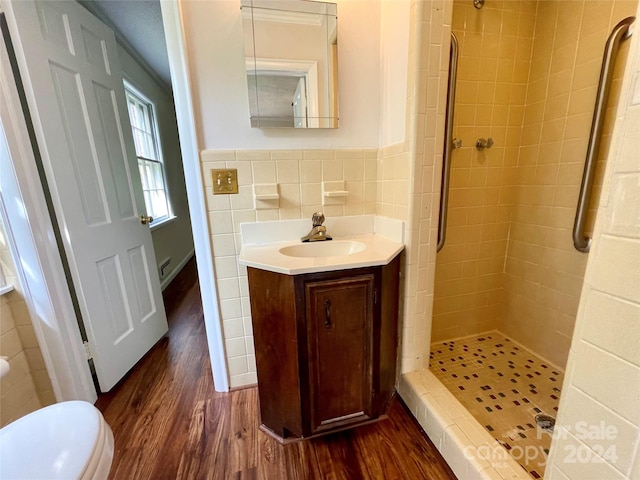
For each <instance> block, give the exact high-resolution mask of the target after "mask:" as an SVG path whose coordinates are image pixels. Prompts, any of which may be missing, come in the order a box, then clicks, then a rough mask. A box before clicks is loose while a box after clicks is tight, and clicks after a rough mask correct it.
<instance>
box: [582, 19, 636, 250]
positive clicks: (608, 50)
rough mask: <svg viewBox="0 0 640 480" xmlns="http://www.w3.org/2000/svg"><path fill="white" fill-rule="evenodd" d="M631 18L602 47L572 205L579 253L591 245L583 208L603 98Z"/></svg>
mask: <svg viewBox="0 0 640 480" xmlns="http://www.w3.org/2000/svg"><path fill="white" fill-rule="evenodd" d="M635 19H636V17H627V18H625V19H624V20H622V21H621V22H620V23H618V24H617V25H616V26H615V27H614V28H613V30H612V31H611V35H609V38H608V39H607V43H606V45H605V47H604V58H603V60H602V68H601V69H600V81H599V83H598V92H597V94H596V104H595V109H594V112H593V121H592V122H591V133H590V134H589V146H588V149H587V158H586V161H585V163H584V172H583V174H582V184H581V185H580V196H579V197H578V205H577V208H576V218H575V220H574V222H573V246H574V247H575V248H576V250H578V251H580V252H585V253H586V252H588V251H589V248H590V247H591V238H590V237H588V236H586V235H585V233H584V226H585V223H586V221H587V209H588V208H589V201H590V199H591V190H592V188H593V179H594V177H595V170H596V164H597V160H598V150H599V149H600V140H601V139H602V127H603V126H604V118H605V114H606V110H607V101H608V99H609V91H610V90H611V79H612V77H613V69H614V67H615V62H616V57H617V55H618V50H619V49H620V42H621V41H622V40H624V39H626V38H629V37H630V36H631V33H632V32H631V31H630V30H629V27H631V25H632V24H633V22H634V21H635Z"/></svg>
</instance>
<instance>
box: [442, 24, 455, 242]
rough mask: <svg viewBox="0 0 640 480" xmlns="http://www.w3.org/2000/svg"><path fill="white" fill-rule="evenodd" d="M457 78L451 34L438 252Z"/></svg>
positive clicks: (446, 195) (446, 194)
mask: <svg viewBox="0 0 640 480" xmlns="http://www.w3.org/2000/svg"><path fill="white" fill-rule="evenodd" d="M457 76H458V39H457V38H456V36H455V34H454V33H453V32H451V48H450V50H449V88H448V91H447V115H446V123H445V127H444V155H443V158H442V182H441V184H440V216H439V218H438V246H437V251H438V252H439V251H440V250H442V247H444V242H445V241H446V239H447V210H448V204H449V182H450V178H451V152H452V151H453V139H452V131H453V111H454V108H455V101H456V77H457Z"/></svg>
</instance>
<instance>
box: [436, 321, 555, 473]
mask: <svg viewBox="0 0 640 480" xmlns="http://www.w3.org/2000/svg"><path fill="white" fill-rule="evenodd" d="M430 369H431V371H432V372H433V373H434V375H436V376H437V377H438V379H439V380H440V381H441V382H442V383H443V384H444V385H445V386H446V387H447V389H449V390H450V391H451V393H453V395H454V396H455V397H456V398H457V399H458V400H459V401H460V402H461V403H462V404H463V405H464V406H465V407H466V408H467V410H469V412H470V413H471V414H472V415H473V416H474V417H475V418H476V420H478V421H479V422H480V423H481V424H482V425H483V426H484V428H486V429H487V431H489V433H491V435H493V437H494V438H495V439H496V440H497V441H499V442H500V443H501V444H502V445H503V446H504V447H505V448H506V449H507V450H508V451H509V453H510V454H511V455H512V456H513V457H514V458H515V460H516V461H518V462H519V463H520V465H522V467H523V468H524V469H525V470H527V472H529V474H530V475H531V476H532V477H533V478H542V476H543V474H544V468H545V464H546V460H547V454H548V453H549V447H550V446H551V434H550V433H549V432H547V431H544V430H542V429H540V428H538V427H537V426H536V422H535V416H536V415H537V414H538V413H544V414H548V415H551V416H553V417H555V416H556V414H557V411H558V403H559V401H560V388H561V387H562V380H563V373H562V372H561V371H560V370H559V369H557V368H556V367H554V366H552V365H549V364H548V363H546V362H545V361H543V360H542V359H540V358H539V357H537V356H536V355H534V354H532V353H531V352H529V351H528V350H525V349H524V348H522V347H520V346H519V345H518V344H515V343H514V342H513V341H511V340H510V339H509V338H508V337H505V336H504V335H503V334H501V333H499V332H495V331H492V332H488V333H485V334H482V335H476V336H473V337H465V338H462V339H456V340H449V341H444V342H437V343H434V344H432V345H431V358H430Z"/></svg>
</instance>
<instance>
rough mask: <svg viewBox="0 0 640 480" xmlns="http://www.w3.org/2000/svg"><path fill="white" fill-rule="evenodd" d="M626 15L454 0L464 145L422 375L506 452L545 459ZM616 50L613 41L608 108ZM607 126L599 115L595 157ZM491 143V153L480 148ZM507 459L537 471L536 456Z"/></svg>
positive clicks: (627, 8)
mask: <svg viewBox="0 0 640 480" xmlns="http://www.w3.org/2000/svg"><path fill="white" fill-rule="evenodd" d="M636 7H637V2H636V1H607V2H594V1H580V0H577V1H554V0H552V1H544V0H541V1H534V0H525V1H518V2H515V1H513V2H510V1H493V2H492V1H491V0H487V1H486V3H485V4H484V6H483V8H480V9H479V8H477V6H474V2H472V1H470V0H456V1H454V3H453V18H452V31H453V32H454V33H455V35H456V36H457V38H458V42H459V45H460V50H459V57H458V79H457V82H456V85H457V96H456V103H455V115H454V128H453V132H452V134H453V137H457V138H460V139H461V140H462V147H461V148H459V149H457V150H454V152H453V155H452V170H451V185H450V190H449V195H450V203H449V222H448V231H447V243H446V245H445V247H444V248H443V249H442V250H441V251H440V253H438V255H437V258H436V276H435V294H434V310H433V326H432V337H431V339H432V345H431V358H430V370H431V372H432V373H433V374H434V375H435V376H436V377H437V378H438V379H439V380H440V381H441V382H442V383H443V384H444V385H445V386H446V387H447V389H448V390H449V391H451V392H452V393H453V394H454V396H455V397H456V398H457V399H458V400H459V401H460V403H462V405H464V407H465V408H467V410H468V411H469V412H470V413H472V414H473V416H474V417H475V418H476V419H477V420H478V421H479V422H480V424H482V425H483V426H484V427H485V428H486V429H487V431H488V432H489V433H490V434H491V435H492V436H493V437H494V438H495V439H496V440H498V442H500V443H501V444H503V446H505V448H507V450H509V451H510V453H512V454H513V453H514V448H513V447H523V446H525V445H531V446H532V447H535V448H538V447H539V449H540V451H542V452H546V453H548V449H549V445H550V442H551V437H550V435H548V433H545V432H543V431H541V429H540V428H538V427H537V426H536V424H535V420H534V417H535V415H536V414H537V413H546V414H550V415H551V416H555V412H556V411H557V409H558V402H559V397H560V386H561V385H562V376H563V369H564V367H565V365H566V360H567V355H568V352H569V346H570V342H571V337H572V334H573V327H574V322H575V317H576V313H577V306H578V301H579V297H580V292H581V287H582V284H583V276H584V270H585V266H586V259H587V255H585V254H584V253H580V252H577V251H576V250H574V248H573V245H572V242H571V228H572V226H573V216H574V214H575V205H576V202H577V197H578V190H579V187H580V182H581V177H582V168H583V165H584V158H585V154H586V150H587V143H588V138H589V128H590V124H591V119H592V116H593V105H594V101H595V92H596V87H597V84H598V73H599V69H600V65H601V62H602V51H603V48H604V44H605V42H606V39H607V36H608V35H609V33H610V31H611V29H612V27H613V26H614V25H615V24H616V23H618V21H619V20H621V19H622V18H624V17H627V16H630V15H633V14H634V13H635V10H636ZM626 53H627V52H626V48H625V46H624V45H623V47H622V50H621V52H620V55H619V57H618V61H617V64H616V70H615V74H614V79H615V80H614V84H613V85H614V86H613V88H612V92H611V97H610V100H609V102H608V103H609V105H610V106H614V105H616V104H617V96H618V90H619V80H620V78H621V76H622V72H623V69H624V64H625V59H626ZM613 116H614V112H608V118H610V119H611V118H613ZM611 130H612V122H611V121H607V123H606V125H605V131H604V136H603V142H602V148H601V150H600V155H599V162H600V163H601V162H602V161H603V160H604V159H605V158H606V154H607V148H608V140H609V137H610V135H611ZM488 137H491V138H492V139H493V141H494V142H495V143H494V146H492V147H491V148H490V149H485V150H483V151H479V150H477V149H476V148H475V143H476V140H477V139H479V138H488ZM602 167H603V166H602V165H599V169H598V173H597V178H596V187H595V189H594V195H593V201H592V206H595V205H596V204H597V199H598V194H599V190H600V186H601V183H602V173H603V170H604V169H603V168H602ZM592 213H593V212H592ZM593 217H594V215H591V218H590V221H591V226H592V224H593ZM590 228H592V227H590ZM532 352H535V353H532ZM515 451H516V452H518V453H519V452H522V451H523V450H522V449H519V448H516V449H515ZM513 456H514V458H515V459H516V460H517V461H518V462H519V463H520V464H521V466H522V467H523V468H524V469H525V470H527V471H528V472H529V474H530V475H531V477H533V478H541V477H542V475H543V473H544V462H545V461H546V457H545V456H544V455H541V456H539V458H537V459H536V461H530V462H529V461H526V459H524V458H521V457H522V456H518V455H513Z"/></svg>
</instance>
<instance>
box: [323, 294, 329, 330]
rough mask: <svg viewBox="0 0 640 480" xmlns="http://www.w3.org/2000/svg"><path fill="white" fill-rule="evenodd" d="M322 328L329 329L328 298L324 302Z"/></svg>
mask: <svg viewBox="0 0 640 480" xmlns="http://www.w3.org/2000/svg"><path fill="white" fill-rule="evenodd" d="M324 326H325V328H331V300H329V299H328V298H327V299H326V300H325V301H324Z"/></svg>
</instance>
